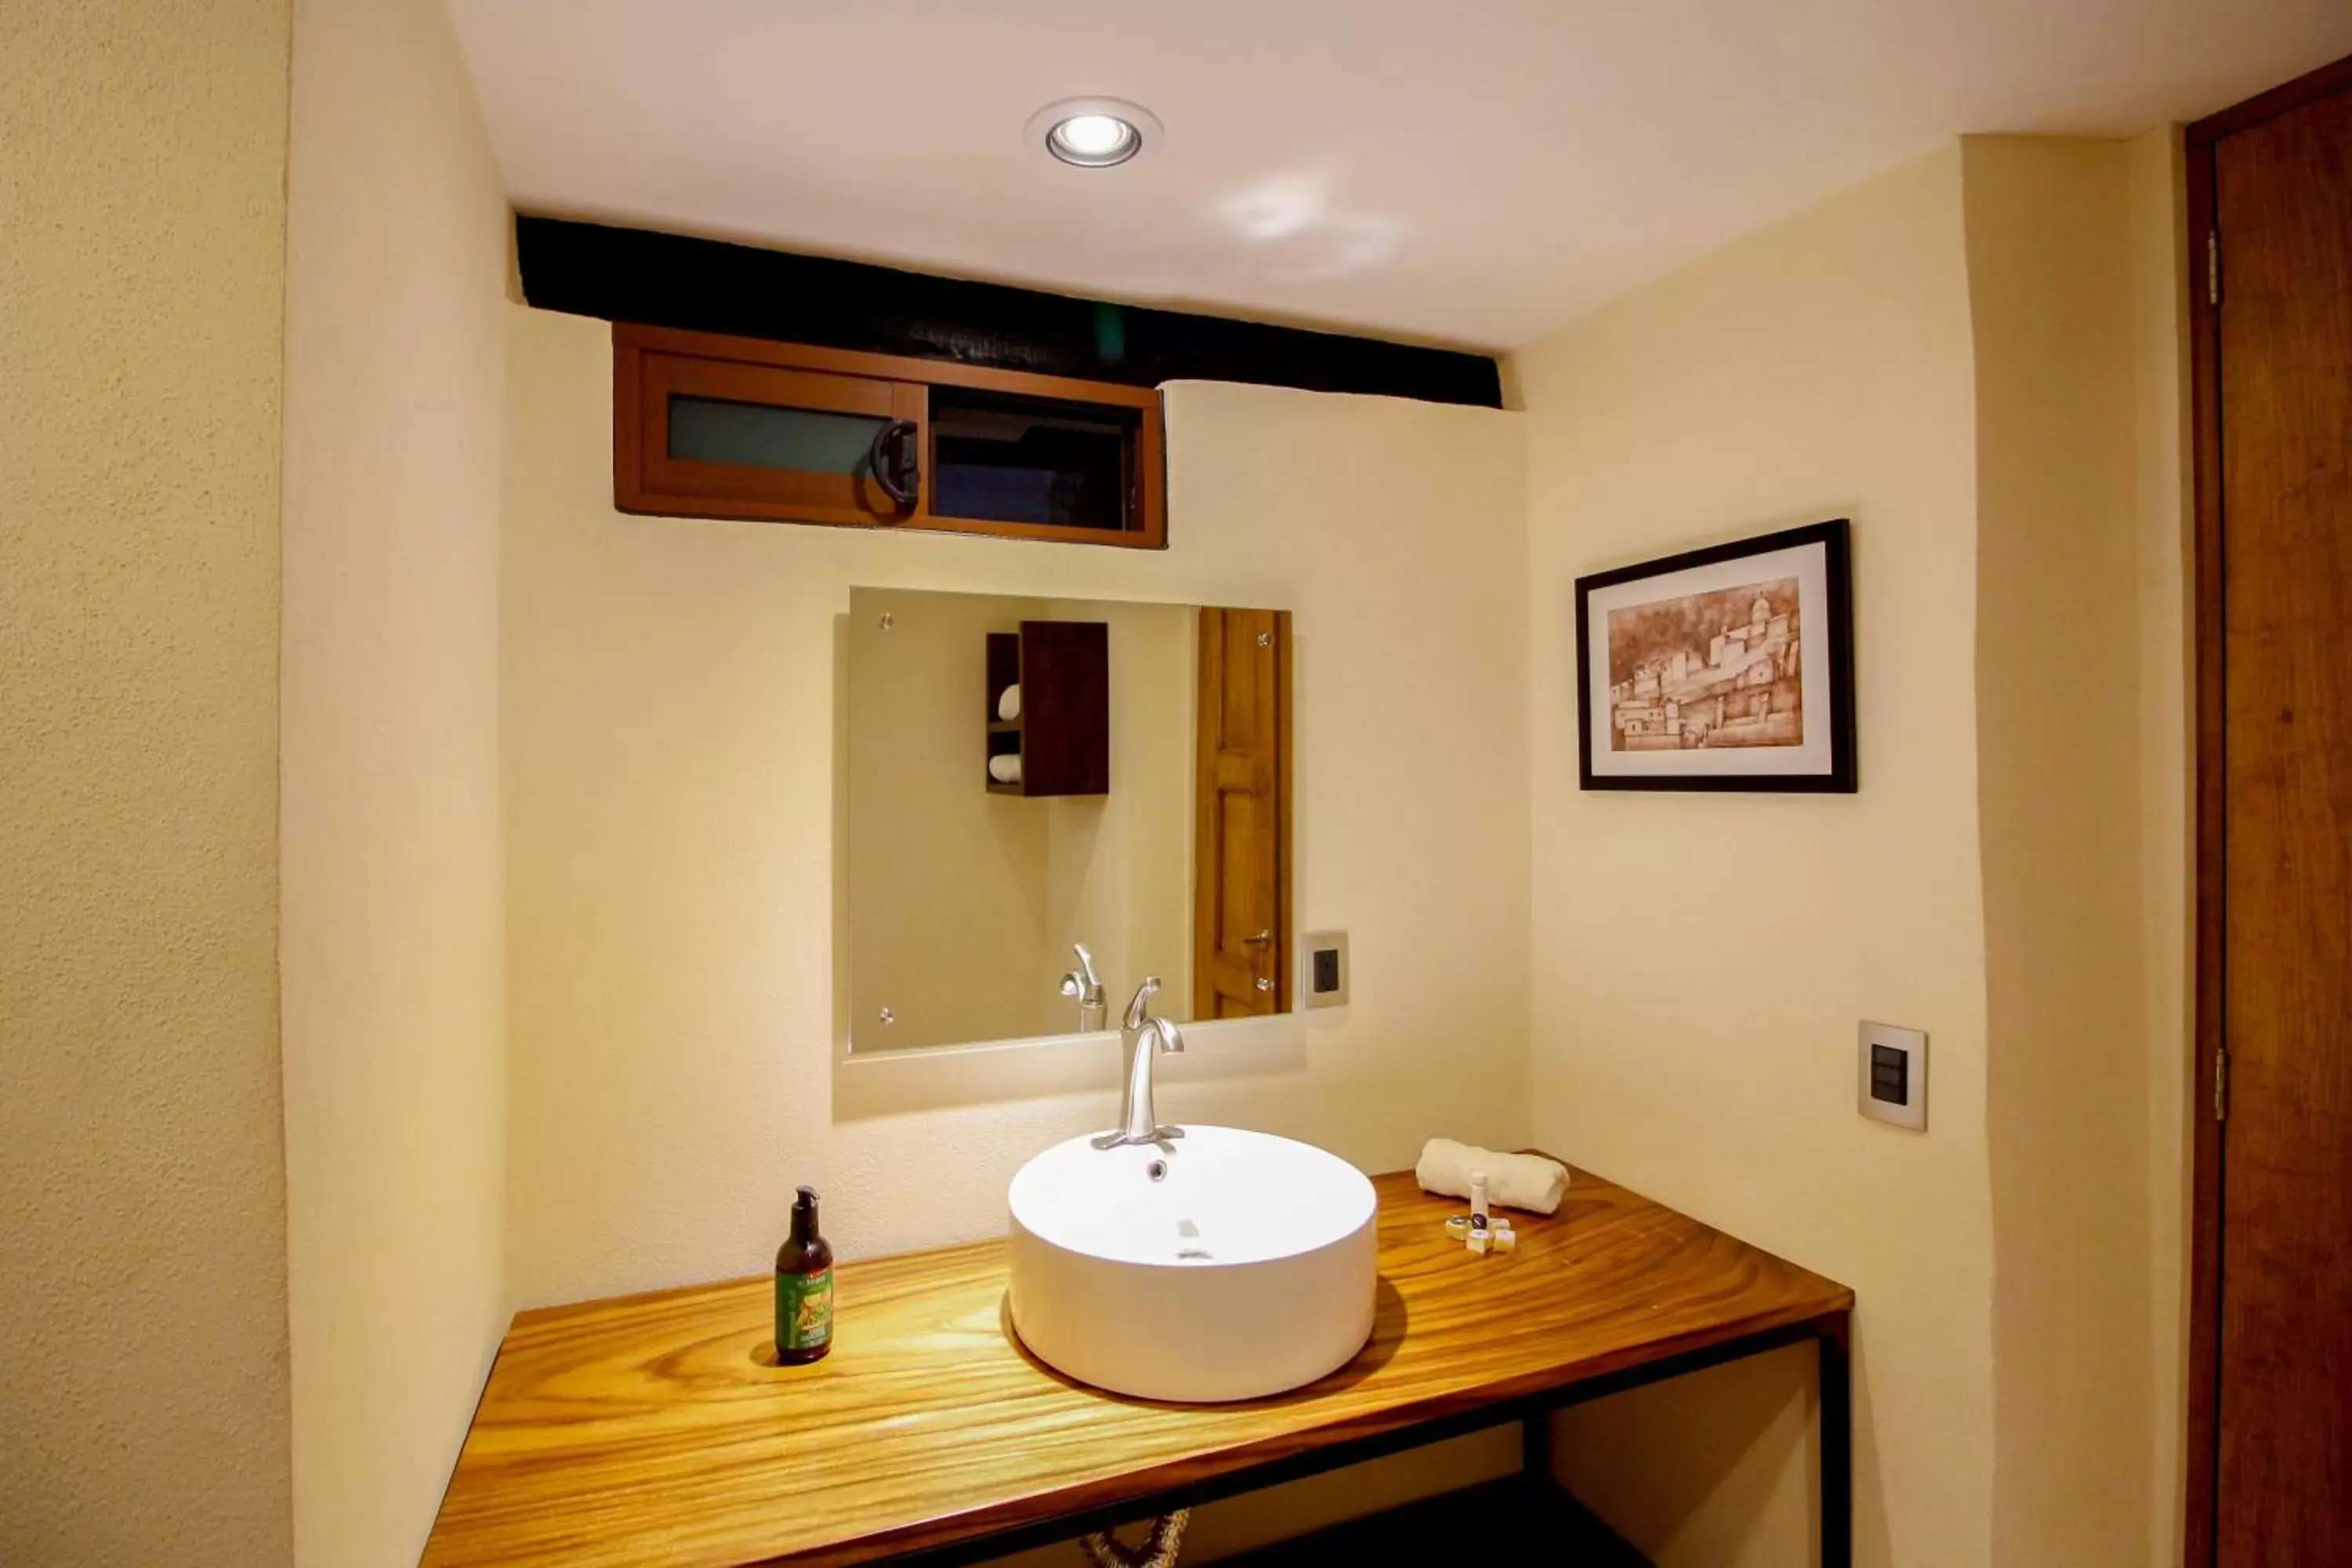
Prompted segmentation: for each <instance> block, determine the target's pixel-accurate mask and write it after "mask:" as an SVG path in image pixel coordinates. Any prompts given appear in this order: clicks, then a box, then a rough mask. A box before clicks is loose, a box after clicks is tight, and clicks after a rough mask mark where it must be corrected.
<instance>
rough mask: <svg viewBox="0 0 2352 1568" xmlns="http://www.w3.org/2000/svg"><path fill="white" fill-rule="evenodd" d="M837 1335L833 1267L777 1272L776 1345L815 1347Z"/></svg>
mask: <svg viewBox="0 0 2352 1568" xmlns="http://www.w3.org/2000/svg"><path fill="white" fill-rule="evenodd" d="M832 1338H833V1270H832V1269H830V1268H820V1269H818V1270H817V1271H816V1272H815V1273H814V1274H779V1275H777V1276H776V1348H777V1349H778V1350H780V1351H813V1350H814V1349H816V1347H817V1346H819V1345H821V1344H824V1342H827V1341H828V1340H830V1339H832Z"/></svg>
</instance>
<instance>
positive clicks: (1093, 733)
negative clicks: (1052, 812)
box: [986, 621, 1110, 795]
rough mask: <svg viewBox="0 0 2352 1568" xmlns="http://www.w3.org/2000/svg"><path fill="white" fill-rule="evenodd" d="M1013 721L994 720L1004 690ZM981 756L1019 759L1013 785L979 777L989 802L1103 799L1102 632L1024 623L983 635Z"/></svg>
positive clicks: (1105, 632) (1085, 624) (1105, 688)
mask: <svg viewBox="0 0 2352 1568" xmlns="http://www.w3.org/2000/svg"><path fill="white" fill-rule="evenodd" d="M1016 684H1017V685H1019V687H1020V688H1021V716H1020V717H1019V718H1018V719H1003V718H999V717H998V716H997V710H998V703H999V701H1000V700H1002V699H1003V696H1004V692H1005V689H1006V688H1008V687H1011V686H1013V685H1016ZM988 756H989V758H990V759H991V760H993V759H995V758H997V757H1003V756H1013V757H1019V758H1020V759H1021V780H1020V782H1019V783H1017V784H1007V783H1004V782H1003V781H1002V780H999V779H998V778H996V777H995V776H994V775H993V774H990V775H988V777H987V780H986V782H987V784H988V791H989V793H990V794H991V795H1108V794H1109V793H1110V627H1109V626H1107V625H1106V624H1105V623H1103V622H1101V621H1024V622H1022V623H1021V629H1020V630H1019V631H1017V632H991V633H989V634H988Z"/></svg>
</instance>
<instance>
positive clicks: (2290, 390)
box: [2213, 94, 2352, 1568]
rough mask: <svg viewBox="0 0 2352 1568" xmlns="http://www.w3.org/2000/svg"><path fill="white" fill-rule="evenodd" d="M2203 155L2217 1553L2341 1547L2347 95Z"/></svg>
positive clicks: (2255, 1554)
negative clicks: (2212, 443) (2217, 434)
mask: <svg viewBox="0 0 2352 1568" xmlns="http://www.w3.org/2000/svg"><path fill="white" fill-rule="evenodd" d="M2213 156H2214V165H2213V167H2214V176H2215V187H2214V188H2215V206H2214V213H2215V229H2216V231H2217V233H2218V234H2219V237H2220V255H2221V305H2220V308H2219V313H2218V343H2219V408H2220V426H2221V497H2220V499H2221V617H2222V628H2221V651H2222V658H2223V675H2222V690H2223V697H2222V734H2221V744H2222V747H2223V757H2222V767H2221V780H2222V788H2223V791H2224V799H2225V805H2224V812H2223V821H2224V826H2223V853H2224V857H2225V859H2224V865H2225V870H2224V873H2223V898H2224V900H2225V903H2224V911H2225V912H2224V917H2223V922H2224V933H2223V936H2222V947H2221V951H2222V964H2223V971H2222V973H2223V978H2222V983H2221V1009H2222V1017H2221V1045H2222V1047H2223V1049H2224V1050H2226V1052H2227V1053H2228V1061H2227V1065H2228V1079H2227V1090H2228V1098H2227V1101H2226V1107H2227V1109H2226V1117H2225V1119H2224V1120H2223V1121H2222V1122H2221V1138H2222V1145H2221V1147H2222V1155H2221V1197H2220V1243H2219V1249H2220V1259H2221V1268H2220V1307H2219V1331H2218V1337H2217V1359H2218V1363H2219V1365H2218V1374H2217V1387H2216V1393H2215V1405H2216V1409H2217V1411H2218V1416H2219V1419H2218V1428H2219V1430H2218V1433H2217V1434H2216V1443H2215V1464H2216V1470H2217V1475H2216V1483H2217V1484H2216V1498H2217V1503H2216V1512H2215V1519H2214V1542H2215V1554H2214V1560H2215V1561H2216V1562H2217V1563H2220V1564H2221V1565H2222V1568H2269V1565H2271V1564H2279V1563H2352V740H2347V734H2352V731H2347V723H2352V97H2347V96H2344V95H2342V94H2338V95H2337V96H2335V97H2333V98H2326V99H2321V100H2318V101H2316V102H2313V103H2309V104H2306V105H2305V106H2304V107H2302V108H2299V109H2295V110H2291V111H2289V112H2286V113H2283V114H2280V115H2278V116H2277V117H2275V118H2273V119H2270V120H2266V121H2263V122H2261V123H2259V124H2256V125H2253V126H2252V127H2251V128H2249V129H2245V130H2242V131H2239V132H2235V133H2233V134H2231V135H2229V136H2227V137H2226V138H2224V139H2223V140H2221V141H2220V142H2217V143H2216V144H2215V148H2214V154H2213Z"/></svg>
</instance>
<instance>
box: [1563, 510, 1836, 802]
mask: <svg viewBox="0 0 2352 1568" xmlns="http://www.w3.org/2000/svg"><path fill="white" fill-rule="evenodd" d="M1576 675H1577V681H1576V689H1577V708H1578V712H1579V714H1580V718H1581V719H1582V721H1583V733H1582V735H1581V736H1580V739H1579V742H1578V752H1579V759H1580V764H1581V766H1580V773H1581V775H1582V781H1583V785H1584V787H1585V788H1586V789H1738V790H1788V791H1813V792H1822V793H1835V794H1845V795H1851V794H1853V791H1854V788H1855V776H1854V756H1853V589H1852V580H1851V574H1850V568H1849V566H1848V563H1847V558H1846V520H1845V519H1843V518H1838V519H1835V520H1833V521H1829V522H1816V523H1811V524H1809V525H1807V526H1806V527H1803V528H1791V529H1789V530H1787V531H1784V532H1780V533H1768V534H1765V535H1763V536H1761V537H1760V538H1756V539H1743V540H1739V541H1738V542H1734V543H1730V544H1717V545H1712V546H1710V547H1708V548H1707V549H1705V550H1694V551H1691V552H1688V553H1687V554H1683V555H1673V556H1668V557H1667V558H1666V559H1664V560H1663V561H1650V562H1644V563H1642V564H1641V565H1639V566H1624V567H1620V568H1619V569H1617V570H1616V571H1613V572H1601V573H1596V574H1594V575H1592V576H1590V577H1580V578H1578V579H1577V580H1576Z"/></svg>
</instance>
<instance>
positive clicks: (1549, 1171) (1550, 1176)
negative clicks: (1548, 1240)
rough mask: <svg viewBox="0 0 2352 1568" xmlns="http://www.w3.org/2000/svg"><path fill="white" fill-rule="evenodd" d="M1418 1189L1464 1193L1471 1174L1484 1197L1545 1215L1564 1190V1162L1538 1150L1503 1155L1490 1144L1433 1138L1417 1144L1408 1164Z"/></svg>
mask: <svg viewBox="0 0 2352 1568" xmlns="http://www.w3.org/2000/svg"><path fill="white" fill-rule="evenodd" d="M1473 1173H1476V1174H1481V1175H1484V1176H1485V1177H1486V1196H1487V1197H1488V1198H1489V1199H1490V1200H1492V1201H1493V1202H1495V1203H1497V1204H1500V1205H1503V1206H1504V1207H1506V1208H1515V1209H1526V1210H1527V1211H1528V1213H1530V1214H1550V1213H1551V1212H1552V1211H1553V1210H1555V1209H1557V1208H1559V1200H1560V1199H1561V1198H1563V1197H1565V1196H1567V1195H1568V1167H1567V1166H1566V1165H1563V1164H1561V1163H1559V1161H1557V1160H1547V1159H1545V1158H1544V1157H1543V1156H1542V1155H1541V1154H1504V1153H1498V1152H1496V1151H1495V1150H1492V1149H1480V1148H1475V1147H1474V1146H1473V1145H1471V1144H1468V1143H1456V1142H1454V1140H1453V1139H1451V1138H1433V1139H1431V1140H1430V1141H1429V1142H1426V1143H1424V1144H1423V1145H1422V1148H1421V1163H1420V1164H1418V1165H1416V1166H1414V1167H1413V1174H1414V1175H1415V1176H1416V1177H1418V1178H1419V1179H1420V1182H1421V1187H1422V1191H1423V1192H1428V1193H1443V1194H1446V1195H1447V1196H1449V1197H1456V1198H1466V1197H1468V1196H1469V1195H1470V1177H1471V1176H1472V1174H1473Z"/></svg>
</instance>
